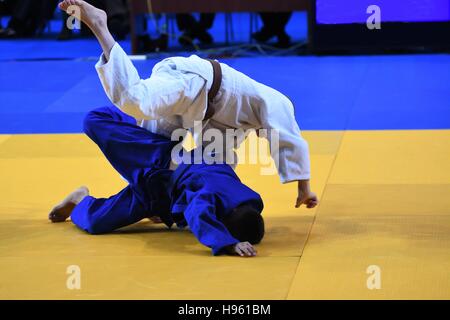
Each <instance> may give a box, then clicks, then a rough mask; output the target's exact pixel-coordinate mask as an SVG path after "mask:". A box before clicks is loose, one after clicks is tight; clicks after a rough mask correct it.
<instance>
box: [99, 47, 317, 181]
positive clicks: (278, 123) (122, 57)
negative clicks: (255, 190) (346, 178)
mask: <svg viewBox="0 0 450 320" xmlns="http://www.w3.org/2000/svg"><path fill="white" fill-rule="evenodd" d="M221 67H222V73H223V79H222V85H221V88H220V90H219V93H218V94H217V96H216V98H215V100H214V102H213V105H214V109H215V111H216V112H215V114H214V116H213V117H212V118H211V119H210V120H209V121H208V122H206V125H205V127H204V130H206V129H209V128H215V129H218V130H220V131H221V132H223V133H225V130H226V129H243V130H249V129H268V130H272V129H276V130H277V131H278V133H279V150H278V161H277V162H278V163H277V170H278V173H279V176H280V180H281V182H282V183H287V182H291V181H296V180H305V179H309V178H310V159H309V150H308V144H307V142H306V141H305V140H304V139H303V138H302V136H301V132H300V129H299V127H298V125H297V122H296V120H295V116H294V106H293V105H292V103H291V101H290V100H289V99H288V98H287V97H286V96H284V95H283V94H281V93H280V92H278V91H276V90H275V89H272V88H270V87H268V86H265V85H263V84H261V83H259V82H257V81H255V80H253V79H251V78H249V77H248V76H246V75H245V74H243V73H241V72H239V71H236V70H235V69H233V68H231V67H229V66H228V65H226V64H224V63H221ZM96 70H97V72H98V75H99V78H100V81H101V83H102V85H103V88H104V90H105V92H106V94H107V95H108V97H109V99H110V100H111V102H112V103H113V104H114V105H115V106H117V107H118V108H119V109H121V110H122V111H123V112H125V113H126V114H128V115H130V116H132V117H134V118H136V119H137V121H138V123H139V124H140V126H142V127H144V128H147V129H148V130H150V131H151V132H154V133H158V134H161V135H164V136H166V137H170V136H171V134H172V132H173V131H174V130H176V129H179V128H185V129H192V128H193V127H194V122H196V121H202V120H203V119H204V116H205V113H206V109H207V104H208V90H209V89H210V88H211V86H212V81H213V69H212V66H211V63H210V62H209V61H207V60H204V59H201V58H199V57H198V56H195V55H192V56H191V57H189V58H183V57H173V58H168V59H165V60H163V61H161V62H159V63H158V64H156V65H155V66H154V68H153V70H152V74H151V76H150V78H148V79H141V78H140V76H139V74H138V72H137V70H136V68H135V67H134V66H133V64H132V62H131V60H130V59H129V57H128V56H127V54H126V53H125V52H124V51H123V49H122V48H121V47H120V46H119V44H117V43H116V44H115V45H114V47H113V48H112V51H111V53H110V59H109V60H108V61H105V58H104V56H103V55H102V57H101V58H100V60H99V62H98V63H97V64H96Z"/></svg>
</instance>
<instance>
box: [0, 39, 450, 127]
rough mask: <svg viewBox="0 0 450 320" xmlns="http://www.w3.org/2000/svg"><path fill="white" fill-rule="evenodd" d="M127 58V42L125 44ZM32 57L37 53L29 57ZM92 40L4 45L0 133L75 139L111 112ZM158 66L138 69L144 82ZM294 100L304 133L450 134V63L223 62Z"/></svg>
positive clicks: (435, 58) (389, 59)
mask: <svg viewBox="0 0 450 320" xmlns="http://www.w3.org/2000/svg"><path fill="white" fill-rule="evenodd" d="M124 46H125V47H126V49H127V50H128V49H129V47H127V46H129V44H128V42H125V43H124ZM30 51H32V52H30ZM98 54H99V49H98V48H97V44H96V43H95V41H93V40H80V41H79V42H72V41H70V42H63V43H61V42H57V41H54V40H46V42H44V43H41V42H39V41H38V40H33V41H20V42H14V41H0V56H1V58H0V133H2V134H13V133H77V132H81V124H82V119H83V116H84V114H85V113H86V112H87V111H88V110H90V109H92V108H95V107H98V106H103V105H108V104H110V102H109V101H108V99H107V97H106V95H105V94H104V93H103V90H102V88H101V85H100V83H99V81H98V78H97V75H96V72H95V70H94V64H95V61H94V60H89V59H80V60H61V61H58V60H56V61H14V59H20V58H24V57H27V58H39V57H49V56H50V57H53V58H57V57H59V58H61V57H65V58H70V57H77V58H78V57H89V56H98ZM156 62H157V60H156V59H153V60H147V61H138V62H136V63H135V64H136V67H137V68H138V70H139V72H140V74H141V77H143V78H145V77H148V76H149V75H150V72H151V69H152V66H153V65H154V64H155V63H156ZM223 62H226V63H228V64H229V65H231V66H232V67H234V68H236V69H238V70H240V71H242V72H244V73H246V74H248V75H249V76H251V77H253V78H254V79H256V80H258V81H260V82H263V83H265V84H267V85H269V86H272V87H274V88H276V89H278V90H280V91H281V92H283V93H284V94H286V95H287V96H289V97H290V98H291V99H292V100H293V102H294V103H295V106H296V116H297V120H298V122H299V124H300V127H301V128H302V129H304V130H345V129H352V130H364V129H368V130H372V129H373V130H383V129H450V68H449V66H450V55H395V56H351V57H345V56H342V57H315V56H310V57H303V56H289V57H267V56H261V57H255V58H235V59H224V60H223Z"/></svg>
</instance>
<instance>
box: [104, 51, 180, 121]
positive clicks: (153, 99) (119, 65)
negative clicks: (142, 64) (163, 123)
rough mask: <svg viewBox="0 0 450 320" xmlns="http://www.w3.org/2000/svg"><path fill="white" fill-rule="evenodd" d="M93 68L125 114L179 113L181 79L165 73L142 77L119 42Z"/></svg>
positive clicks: (144, 116)
mask: <svg viewBox="0 0 450 320" xmlns="http://www.w3.org/2000/svg"><path fill="white" fill-rule="evenodd" d="M95 68H96V70H97V73H98V76H99V78H100V81H101V83H102V86H103V89H104V90H105V92H106V94H107V96H108V98H109V99H110V100H111V102H112V103H113V104H114V105H115V106H117V107H118V108H119V109H121V110H122V111H123V112H125V113H126V114H128V115H130V116H132V117H134V118H136V119H145V120H156V119H161V118H164V117H167V116H171V115H174V114H179V113H182V110H176V107H177V106H176V102H177V101H180V100H181V95H182V94H183V87H182V85H181V83H179V82H177V81H173V80H172V79H171V78H170V77H169V76H167V75H166V74H164V73H157V74H155V75H152V76H151V77H150V78H148V79H145V80H142V79H141V78H140V76H139V74H138V71H137V70H136V68H135V67H134V65H133V63H132V62H131V60H130V58H129V57H128V55H127V54H126V53H125V52H124V51H123V49H122V48H121V47H120V45H119V44H118V43H116V44H115V45H114V47H113V48H112V50H111V53H110V58H109V61H105V57H104V56H103V55H102V57H101V58H100V61H98V63H97V64H96V66H95ZM170 106H172V108H169V107H170Z"/></svg>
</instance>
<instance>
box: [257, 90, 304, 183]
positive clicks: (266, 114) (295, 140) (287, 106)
mask: <svg viewBox="0 0 450 320" xmlns="http://www.w3.org/2000/svg"><path fill="white" fill-rule="evenodd" d="M279 97H281V98H278V96H277V97H276V98H274V99H271V100H270V101H267V102H265V103H264V104H263V105H262V107H261V114H260V116H261V125H262V128H263V129H267V130H268V136H267V138H268V140H269V143H270V144H271V146H272V148H271V154H272V158H273V159H274V161H275V164H276V165H277V169H278V174H279V176H280V180H281V182H282V183H288V182H292V181H297V180H309V179H310V177H311V169H310V158H309V146H308V143H307V142H306V140H305V139H303V137H302V135H301V132H300V128H299V127H298V124H297V122H296V120H295V114H294V106H293V105H292V103H291V102H290V101H289V99H288V98H286V97H285V96H283V95H281V94H280V95H279ZM274 129H275V130H276V131H277V132H278V146H277V144H276V142H274V141H273V139H272V138H271V137H272V135H271V132H270V131H271V130H274ZM277 147H278V148H277ZM276 149H278V150H276ZM277 151H278V152H277Z"/></svg>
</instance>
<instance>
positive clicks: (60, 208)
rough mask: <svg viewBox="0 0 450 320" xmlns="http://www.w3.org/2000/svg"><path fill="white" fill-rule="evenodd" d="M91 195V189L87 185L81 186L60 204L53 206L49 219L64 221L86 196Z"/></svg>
mask: <svg viewBox="0 0 450 320" xmlns="http://www.w3.org/2000/svg"><path fill="white" fill-rule="evenodd" d="M88 195H89V190H88V188H86V187H81V188H78V189H77V190H75V191H74V192H72V193H71V194H69V195H68V196H67V198H65V199H64V200H63V201H62V202H61V203H60V204H58V205H57V206H56V207H54V208H53V210H52V212H50V214H49V215H48V218H49V220H51V221H52V222H64V221H66V220H67V219H68V218H69V217H70V215H71V214H72V211H73V209H74V208H75V207H76V205H77V204H79V203H80V202H81V201H82V200H83V199H84V198H85V197H87V196H88Z"/></svg>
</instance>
